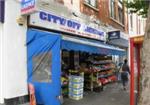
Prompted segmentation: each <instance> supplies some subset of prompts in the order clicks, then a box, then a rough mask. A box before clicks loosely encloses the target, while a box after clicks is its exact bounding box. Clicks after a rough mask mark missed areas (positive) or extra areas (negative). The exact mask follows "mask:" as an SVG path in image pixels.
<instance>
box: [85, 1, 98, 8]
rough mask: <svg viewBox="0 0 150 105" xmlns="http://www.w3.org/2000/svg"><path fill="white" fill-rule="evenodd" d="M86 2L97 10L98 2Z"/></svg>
mask: <svg viewBox="0 0 150 105" xmlns="http://www.w3.org/2000/svg"><path fill="white" fill-rule="evenodd" d="M85 2H86V3H87V4H89V5H91V6H92V7H95V8H97V0H85Z"/></svg>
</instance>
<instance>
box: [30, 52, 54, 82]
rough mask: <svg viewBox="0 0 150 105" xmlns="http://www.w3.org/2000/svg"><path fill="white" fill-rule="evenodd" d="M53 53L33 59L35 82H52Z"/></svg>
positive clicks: (39, 55)
mask: <svg viewBox="0 0 150 105" xmlns="http://www.w3.org/2000/svg"><path fill="white" fill-rule="evenodd" d="M51 63H52V54H51V52H47V53H42V54H38V55H36V56H34V57H33V73H32V74H33V81H35V82H51V81H52V80H51V68H52V66H51Z"/></svg>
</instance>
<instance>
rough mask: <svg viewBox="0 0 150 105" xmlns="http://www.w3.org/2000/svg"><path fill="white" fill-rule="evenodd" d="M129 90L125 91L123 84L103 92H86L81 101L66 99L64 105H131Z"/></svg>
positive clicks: (109, 86) (109, 85) (105, 89)
mask: <svg viewBox="0 0 150 105" xmlns="http://www.w3.org/2000/svg"><path fill="white" fill-rule="evenodd" d="M129 104H130V96H129V89H127V90H126V91H124V90H123V89H122V85H121V83H112V84H108V85H106V87H105V88H104V91H101V92H90V91H88V92H85V94H84V98H83V99H81V100H78V101H76V100H72V99H69V98H66V99H64V104H63V105H129Z"/></svg>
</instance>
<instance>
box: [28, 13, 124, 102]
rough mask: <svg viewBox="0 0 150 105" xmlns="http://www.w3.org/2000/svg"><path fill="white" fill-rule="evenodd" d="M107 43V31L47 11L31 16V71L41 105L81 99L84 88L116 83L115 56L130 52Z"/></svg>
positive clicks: (29, 67) (30, 77) (30, 81)
mask: <svg viewBox="0 0 150 105" xmlns="http://www.w3.org/2000/svg"><path fill="white" fill-rule="evenodd" d="M105 41H106V40H105V32H104V31H103V30H100V29H96V28H93V27H91V26H89V25H86V24H84V23H80V22H78V21H75V20H71V19H68V18H66V17H63V16H58V15H56V14H55V13H50V12H46V11H39V12H37V13H34V14H31V15H30V19H29V24H28V31H27V63H28V65H27V70H28V83H32V84H33V85H34V87H35V96H36V100H37V103H38V104H44V105H60V104H61V103H60V99H61V96H62V95H63V96H65V95H66V94H67V96H69V98H71V99H74V100H79V99H82V98H83V92H84V89H90V90H91V91H93V90H94V89H95V87H103V85H105V84H107V83H109V82H113V81H116V79H117V78H116V77H115V73H116V72H115V64H114V63H113V62H112V55H119V56H123V55H125V54H126V53H125V51H124V50H122V49H120V48H117V47H114V46H111V45H108V44H105V43H104V42H105ZM94 79H95V80H94ZM88 80H89V81H90V82H88ZM86 87H87V88H86ZM65 89H66V90H65Z"/></svg>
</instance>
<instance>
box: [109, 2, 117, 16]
mask: <svg viewBox="0 0 150 105" xmlns="http://www.w3.org/2000/svg"><path fill="white" fill-rule="evenodd" d="M110 16H111V17H112V18H113V19H116V13H115V0H110Z"/></svg>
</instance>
